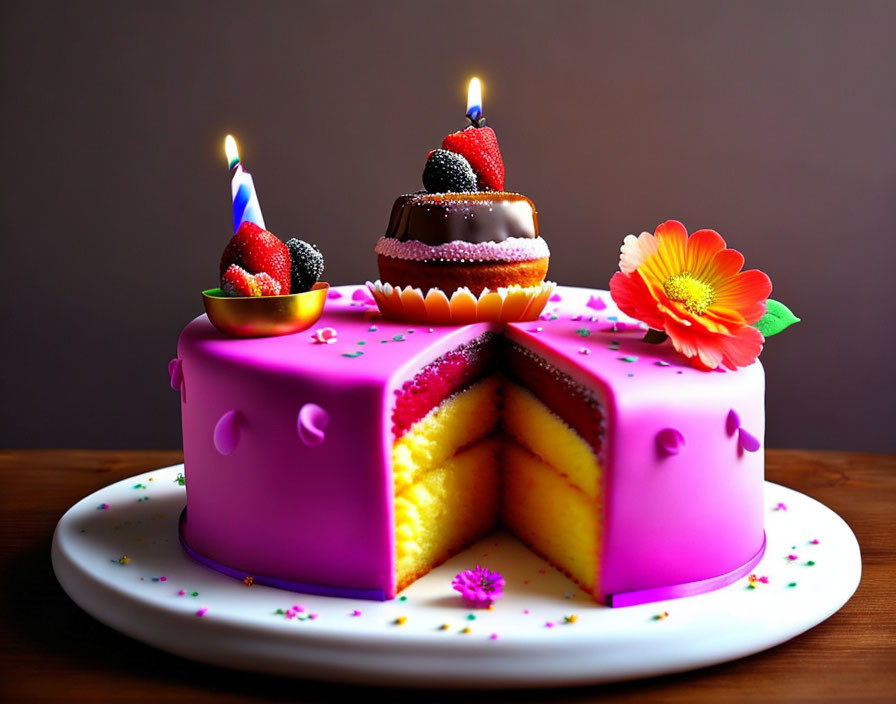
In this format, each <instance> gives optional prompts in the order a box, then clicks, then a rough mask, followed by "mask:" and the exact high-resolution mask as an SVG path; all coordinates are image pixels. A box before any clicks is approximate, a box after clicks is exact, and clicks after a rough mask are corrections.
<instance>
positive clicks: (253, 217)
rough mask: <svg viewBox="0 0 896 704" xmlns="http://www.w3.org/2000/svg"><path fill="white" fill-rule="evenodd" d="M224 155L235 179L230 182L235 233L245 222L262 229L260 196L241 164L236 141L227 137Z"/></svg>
mask: <svg viewBox="0 0 896 704" xmlns="http://www.w3.org/2000/svg"><path fill="white" fill-rule="evenodd" d="M224 154H225V155H226V156H227V164H228V166H229V167H230V172H231V173H232V174H233V178H232V180H231V182H230V190H231V195H232V197H233V231H234V232H236V231H237V230H239V229H240V225H242V224H243V223H244V222H247V221H248V222H254V223H255V224H256V225H258V226H259V227H260V228H262V229H267V228H265V226H264V217H263V216H262V214H261V206H260V205H259V204H258V194H257V193H256V192H255V182H254V181H253V180H252V174H250V173H249V172H248V171H246V170H245V169H244V168H243V165H242V163H241V162H240V153H239V151H237V148H236V140H235V139H234V138H233V137H232V136H231V135H227V137H226V138H225V139H224Z"/></svg>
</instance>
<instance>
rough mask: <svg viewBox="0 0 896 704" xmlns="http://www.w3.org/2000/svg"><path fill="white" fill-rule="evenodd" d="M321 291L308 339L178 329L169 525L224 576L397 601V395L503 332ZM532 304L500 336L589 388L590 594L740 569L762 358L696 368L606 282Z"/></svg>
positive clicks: (747, 550) (756, 533)
mask: <svg viewBox="0 0 896 704" xmlns="http://www.w3.org/2000/svg"><path fill="white" fill-rule="evenodd" d="M330 296H331V297H330V298H329V299H328V301H327V307H326V310H325V311H324V315H323V317H322V318H321V320H320V321H319V322H318V324H317V326H316V327H320V328H323V327H332V328H334V329H335V330H336V331H337V336H338V337H337V340H338V341H337V342H336V343H335V344H318V343H315V342H313V341H312V336H311V333H312V332H313V330H309V331H306V332H303V333H298V334H295V335H288V336H283V337H271V338H260V339H235V338H229V337H226V336H225V335H222V334H221V333H219V332H218V331H217V330H215V329H214V328H213V327H212V325H211V324H210V323H209V322H208V319H207V318H206V316H204V315H203V316H200V317H199V318H197V319H196V320H194V321H193V322H191V323H190V324H189V325H188V326H187V327H186V328H185V330H184V331H183V333H182V335H181V338H180V340H179V343H178V357H177V360H176V361H175V362H173V363H172V365H171V368H170V370H171V372H172V382H173V384H174V385H175V386H177V387H178V388H180V390H181V399H182V411H183V434H184V456H185V465H186V477H187V508H188V513H187V519H186V521H185V523H184V527H183V537H184V540H185V541H186V543H187V544H188V545H189V547H190V548H191V550H193V551H195V553H197V554H199V555H202V556H205V557H207V558H209V559H210V560H213V561H214V562H216V563H220V564H222V565H225V566H227V567H229V568H231V569H232V570H233V571H236V572H241V571H242V572H245V573H246V574H251V575H260V576H267V577H272V578H277V579H279V580H283V581H288V582H293V583H301V584H306V585H317V586H320V587H322V588H325V589H326V588H333V589H341V590H363V591H367V592H370V593H371V594H381V595H382V596H383V597H385V598H391V597H394V596H395V584H394V562H395V555H394V543H395V541H394V518H393V505H392V496H393V491H392V477H391V468H390V453H391V447H392V442H393V439H394V436H393V432H392V421H391V417H392V410H393V408H392V406H393V404H394V399H395V392H396V391H399V390H400V389H401V388H402V385H403V384H404V383H405V382H407V381H408V380H410V379H412V378H413V377H414V375H415V374H416V373H417V372H419V370H420V369H422V368H423V367H425V366H426V365H428V364H430V363H432V362H433V361H434V360H436V359H438V358H439V357H440V356H442V355H444V354H445V353H446V352H449V351H450V350H453V349H454V348H456V347H459V346H461V345H463V344H465V343H467V342H469V341H471V340H473V339H475V338H477V337H480V336H481V335H483V333H485V332H487V331H494V332H500V331H501V330H502V327H501V326H500V325H497V324H491V323H480V324H475V325H469V326H462V327H451V326H444V327H435V328H428V327H417V326H414V325H408V324H406V323H398V322H390V321H385V320H383V319H381V318H380V317H379V314H378V312H377V310H376V307H375V306H374V305H373V302H372V299H370V297H369V294H368V293H367V291H366V289H365V288H364V287H362V286H343V287H338V288H334V289H333V290H332V291H331V294H330ZM542 317H543V318H544V320H541V321H538V322H535V323H518V324H511V325H509V326H507V327H506V329H504V334H505V335H506V336H507V337H508V338H509V339H510V340H512V341H514V342H517V343H519V344H521V345H523V346H524V347H527V348H529V349H531V350H533V351H534V352H536V353H537V354H538V355H540V356H542V357H543V358H544V359H546V360H547V361H548V362H549V363H551V364H553V365H555V366H556V367H557V368H558V369H559V370H561V371H562V372H564V373H565V374H568V375H569V376H571V377H572V378H573V379H576V380H578V381H580V382H582V383H584V384H586V385H588V386H590V387H592V388H593V389H594V390H595V392H596V395H597V397H598V399H599V401H600V404H601V407H602V409H603V410H604V413H605V416H604V418H605V424H606V425H605V428H604V434H603V438H604V440H603V444H602V445H601V449H600V455H601V456H600V461H601V465H602V467H603V469H604V486H603V493H604V496H605V498H604V505H605V516H604V530H603V535H604V536H605V538H604V544H603V549H602V564H601V567H600V569H601V577H600V580H599V581H600V584H601V585H602V587H601V589H602V591H601V594H600V597H601V599H602V600H605V601H611V600H612V599H613V597H614V596H615V597H616V598H617V599H618V603H625V602H626V597H625V596H624V595H626V594H631V593H632V592H640V591H644V590H651V589H662V588H664V587H668V586H671V585H681V584H689V583H693V582H699V581H701V580H712V579H713V578H716V577H720V576H722V575H727V574H729V573H732V572H733V571H736V570H738V569H741V568H743V567H744V566H745V565H747V564H749V563H750V561H751V560H753V559H754V558H755V556H756V555H757V553H758V552H759V551H760V550H761V548H762V545H763V540H764V533H763V513H764V512H763V507H762V492H763V453H762V451H761V447H759V446H760V445H761V441H762V438H763V435H764V374H763V370H762V367H761V365H760V364H759V363H758V362H757V363H754V364H753V365H751V366H749V367H747V368H745V369H741V370H739V371H738V372H709V373H706V372H700V371H697V370H694V369H692V368H691V367H689V366H687V364H686V363H685V362H684V360H683V359H681V358H680V357H678V355H676V354H675V352H674V351H673V350H672V348H671V347H670V346H669V344H668V343H664V344H662V345H652V344H649V343H645V342H642V341H641V339H640V338H641V337H643V334H644V330H643V329H642V328H641V327H640V326H639V325H638V324H637V323H633V322H632V321H630V320H628V319H626V318H624V316H622V315H621V314H620V313H619V311H618V310H617V309H616V308H615V307H614V305H613V303H612V301H611V299H610V297H609V295H608V294H607V293H606V292H602V291H594V290H588V289H576V288H569V287H558V289H557V294H556V295H555V296H554V298H553V299H552V302H551V303H549V305H548V308H547V309H546V310H545V314H544V315H543V316H542ZM586 351H587V353H586ZM757 449H758V450H759V451H756V450H757ZM751 450H752V451H751ZM658 594H661V592H660V593H658ZM656 598H661V597H660V596H657V597H656ZM629 601H631V598H630V599H629Z"/></svg>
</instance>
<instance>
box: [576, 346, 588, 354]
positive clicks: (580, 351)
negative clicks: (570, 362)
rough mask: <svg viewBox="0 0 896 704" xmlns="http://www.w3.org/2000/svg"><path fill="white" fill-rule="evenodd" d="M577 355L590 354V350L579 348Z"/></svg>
mask: <svg viewBox="0 0 896 704" xmlns="http://www.w3.org/2000/svg"><path fill="white" fill-rule="evenodd" d="M579 354H591V350H589V349H588V348H587V347H579Z"/></svg>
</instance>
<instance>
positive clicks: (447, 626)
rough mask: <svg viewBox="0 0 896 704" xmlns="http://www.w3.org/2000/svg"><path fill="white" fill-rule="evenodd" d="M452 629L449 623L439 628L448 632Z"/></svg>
mask: <svg viewBox="0 0 896 704" xmlns="http://www.w3.org/2000/svg"><path fill="white" fill-rule="evenodd" d="M450 629H451V624H448V623H443V624H442V625H441V626H439V630H440V631H448V630H450Z"/></svg>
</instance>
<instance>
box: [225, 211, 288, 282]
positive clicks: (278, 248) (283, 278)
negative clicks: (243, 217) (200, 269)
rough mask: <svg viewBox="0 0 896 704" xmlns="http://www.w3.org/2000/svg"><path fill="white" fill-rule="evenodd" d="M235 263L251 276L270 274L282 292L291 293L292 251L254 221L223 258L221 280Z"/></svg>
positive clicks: (239, 233) (244, 227)
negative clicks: (290, 269)
mask: <svg viewBox="0 0 896 704" xmlns="http://www.w3.org/2000/svg"><path fill="white" fill-rule="evenodd" d="M232 264H236V265H237V266H238V267H240V268H241V269H245V270H246V271H247V272H248V273H250V274H259V273H261V272H267V273H268V274H269V275H270V276H271V278H273V279H274V280H275V281H276V282H277V283H278V284H280V293H289V278H290V274H289V265H290V262H289V249H287V247H286V245H285V244H283V242H282V241H281V240H280V239H279V238H278V237H277V236H276V235H274V234H272V233H270V232H268V231H267V230H263V229H262V228H260V227H259V226H258V225H256V224H255V223H252V222H248V221H247V222H244V223H243V224H242V225H240V229H239V230H237V231H236V234H235V235H234V236H233V238H232V239H231V240H230V243H229V244H228V245H227V248H226V249H225V250H224V254H223V255H222V256H221V278H222V279H223V278H224V274H225V272H226V271H227V270H228V268H229V267H230V266H231V265H232Z"/></svg>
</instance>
